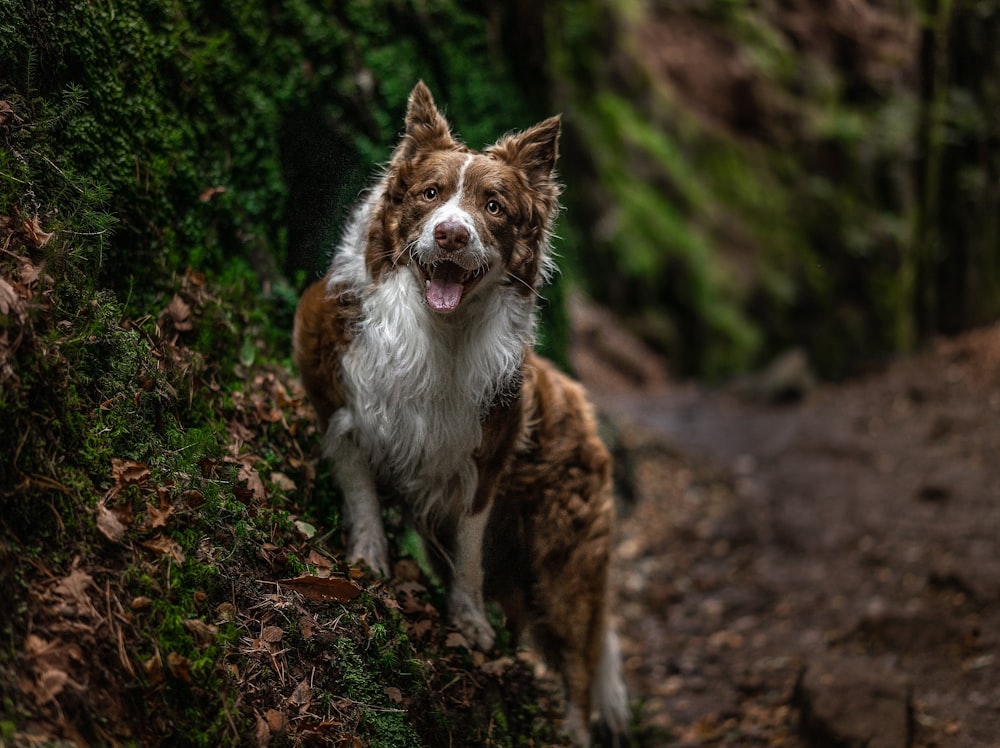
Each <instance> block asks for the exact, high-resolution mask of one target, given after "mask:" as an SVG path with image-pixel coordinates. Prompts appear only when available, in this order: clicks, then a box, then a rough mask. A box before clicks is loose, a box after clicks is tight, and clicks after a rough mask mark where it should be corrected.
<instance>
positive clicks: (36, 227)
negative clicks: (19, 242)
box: [21, 215, 53, 249]
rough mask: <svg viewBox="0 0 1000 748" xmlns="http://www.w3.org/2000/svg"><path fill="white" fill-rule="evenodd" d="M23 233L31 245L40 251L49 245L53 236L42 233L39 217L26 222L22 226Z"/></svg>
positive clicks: (49, 233)
mask: <svg viewBox="0 0 1000 748" xmlns="http://www.w3.org/2000/svg"><path fill="white" fill-rule="evenodd" d="M21 233H23V234H24V236H25V238H26V239H27V240H28V241H29V242H30V243H31V244H33V245H34V246H35V247H38V248H39V249H41V248H42V247H44V246H45V245H46V244H48V243H49V239H51V238H52V236H53V234H52V233H51V232H48V231H42V224H41V223H40V222H39V220H38V216H37V215H36V216H35V217H34V218H32V219H31V220H30V221H25V222H24V223H23V224H21Z"/></svg>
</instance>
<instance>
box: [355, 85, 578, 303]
mask: <svg viewBox="0 0 1000 748" xmlns="http://www.w3.org/2000/svg"><path fill="white" fill-rule="evenodd" d="M559 129H560V120H559V117H552V118H550V119H547V120H545V121H544V122H541V123H539V124H537V125H535V126H534V127H532V128H530V129H528V130H525V131H524V132H521V133H516V134H512V135H507V136H504V137H502V138H500V140H498V141H497V142H496V143H494V144H493V145H492V146H490V147H488V148H486V149H485V150H484V151H483V152H481V153H480V152H477V151H473V150H471V149H469V148H467V147H466V146H465V145H463V144H462V143H460V142H459V141H457V140H455V138H454V137H453V136H452V134H451V130H450V128H449V126H448V122H447V121H446V120H445V118H444V117H443V116H442V114H441V113H440V112H439V111H438V109H437V107H436V106H435V105H434V99H433V98H432V97H431V93H430V91H429V90H428V89H427V87H426V86H425V85H424V84H423V83H422V82H421V83H417V85H416V87H415V88H414V89H413V92H412V93H411V94H410V99H409V105H408V108H407V113H406V133H405V134H404V136H403V138H402V140H401V141H400V143H399V145H398V146H397V147H396V150H395V151H394V152H393V155H392V160H391V161H390V163H389V168H388V172H387V174H386V179H385V182H384V186H385V189H384V193H383V194H382V196H381V200H380V202H379V204H378V205H377V206H376V212H375V215H374V216H373V218H374V220H373V221H372V223H371V225H370V233H369V237H368V238H369V248H368V255H367V257H366V261H367V263H368V268H369V270H370V272H371V274H372V277H373V278H375V279H376V280H377V279H378V278H380V277H381V276H382V274H384V273H387V272H409V273H410V274H411V275H412V277H413V280H414V282H415V283H418V284H420V286H421V287H422V289H423V293H424V298H425V299H426V301H427V305H428V306H429V307H430V308H431V309H433V310H434V311H435V312H439V313H442V314H446V313H450V312H454V311H455V310H457V309H459V308H460V307H462V306H463V304H465V303H466V302H467V300H468V299H470V298H473V297H475V296H476V295H478V294H485V293H488V292H489V289H490V288H497V287H500V286H511V285H513V286H516V287H518V288H519V289H520V290H521V291H522V292H523V293H524V294H534V293H536V292H537V288H538V287H539V286H540V285H541V284H542V282H543V281H544V279H545V277H546V275H547V273H548V270H549V265H550V262H551V261H550V259H549V236H550V232H551V230H552V224H553V222H554V220H555V216H556V213H557V212H558V196H559V187H558V185H557V183H556V181H555V174H554V169H555V163H556V158H557V155H558V140H559Z"/></svg>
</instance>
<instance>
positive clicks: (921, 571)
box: [574, 304, 1000, 747]
mask: <svg viewBox="0 0 1000 748" xmlns="http://www.w3.org/2000/svg"><path fill="white" fill-rule="evenodd" d="M574 316H575V318H576V320H577V322H576V340H577V346H576V350H575V357H576V364H577V367H578V370H579V371H580V372H581V374H582V375H583V378H584V380H585V383H586V384H587V385H588V387H589V389H590V391H591V393H592V395H593V397H594V399H595V400H596V401H597V403H598V404H599V406H600V408H601V410H602V411H604V412H605V413H606V414H608V415H609V420H610V422H611V424H612V427H613V429H612V430H613V432H614V434H615V436H614V438H613V441H614V442H616V445H617V451H618V453H619V461H620V463H621V467H622V470H621V471H620V472H621V484H622V485H621V488H622V489H623V490H622V493H623V495H624V496H625V497H626V499H627V500H628V503H627V504H626V506H625V507H624V515H625V516H624V519H623V521H622V524H621V541H620V545H619V559H618V573H617V576H616V578H617V580H618V583H619V586H620V605H619V606H618V619H619V625H620V628H621V631H622V632H623V635H624V637H623V639H624V640H623V650H624V656H625V658H626V671H627V678H628V683H629V686H630V689H631V691H632V693H633V695H634V696H637V697H639V698H640V699H641V700H642V702H643V705H642V709H643V715H644V718H643V721H644V722H645V723H646V724H647V725H649V726H652V727H653V728H656V729H655V730H654V731H653V732H654V734H652V735H651V736H650V737H649V738H648V741H646V740H644V741H643V742H644V743H645V742H650V743H652V744H658V745H659V744H677V743H676V742H675V741H679V742H680V744H711V745H790V746H799V745H802V746H805V745H838V746H839V745H857V746H862V745H870V746H887V747H888V746H909V745H919V746H991V745H996V744H997V740H998V736H1000V670H998V668H997V662H996V653H997V637H998V633H997V632H998V631H1000V501H998V499H1000V460H998V457H1000V326H996V327H991V328H987V329H983V330H979V331H976V332H972V333H969V334H966V335H964V336H962V337H960V338H956V339H949V340H940V341H938V342H936V343H935V344H933V345H931V346H930V347H929V348H928V350H926V351H924V352H922V353H920V354H919V355H915V356H913V357H911V358H906V359H902V360H899V361H897V362H895V363H892V364H891V365H889V366H887V367H886V368H885V369H884V370H882V371H880V372H878V373H875V374H871V375H869V376H867V377H866V378H864V379H860V380H857V381H852V382H847V383H844V384H840V385H823V386H819V387H809V386H797V387H796V388H795V389H794V390H792V392H793V393H798V394H801V395H802V397H801V398H800V399H799V400H798V401H797V402H793V403H791V404H777V403H775V402H773V400H770V399H768V398H770V397H771V396H772V395H773V394H774V392H776V390H775V389H774V388H773V387H771V386H770V385H769V384H767V386H765V384H766V383H765V382H764V380H749V381H747V382H743V383H740V384H739V385H738V386H729V387H725V388H719V389H705V388H702V387H697V386H694V385H690V386H689V385H682V384H677V383H671V381H670V379H669V377H668V376H667V375H666V374H665V373H664V370H663V368H662V365H660V368H659V369H657V365H658V362H657V361H656V359H655V357H653V356H650V355H649V354H647V353H644V352H643V351H642V349H641V346H640V345H639V344H637V343H635V342H634V341H630V340H628V338H627V335H626V334H625V333H623V332H622V331H621V330H620V328H617V327H615V326H614V325H613V322H612V321H611V318H610V316H608V315H602V314H601V313H600V312H598V311H596V310H592V309H586V308H581V307H580V305H579V304H578V305H577V311H576V314H575V315H574ZM595 341H602V342H601V343H600V344H599V345H597V344H595ZM623 372H624V374H623ZM657 372H659V373H657ZM786 394H787V393H786Z"/></svg>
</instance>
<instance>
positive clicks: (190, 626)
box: [184, 618, 219, 647]
mask: <svg viewBox="0 0 1000 748" xmlns="http://www.w3.org/2000/svg"><path fill="white" fill-rule="evenodd" d="M184 628H186V629H187V630H188V633H190V634H191V636H193V637H194V640H195V641H196V642H197V643H198V646H199V647H205V646H208V645H209V644H211V643H212V642H213V641H215V635H216V634H218V633H219V627H218V626H214V625H212V624H211V623H205V622H204V621H202V620H199V619H197V618H189V619H187V620H186V621H184Z"/></svg>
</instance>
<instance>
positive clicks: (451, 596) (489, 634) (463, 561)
mask: <svg viewBox="0 0 1000 748" xmlns="http://www.w3.org/2000/svg"><path fill="white" fill-rule="evenodd" d="M489 515H490V512H489V507H487V508H485V509H480V510H479V512H477V513H476V514H463V515H462V516H461V517H460V518H459V520H458V527H457V531H456V534H455V566H454V577H453V578H452V581H451V588H450V590H449V593H448V617H449V619H450V620H451V622H452V623H453V624H455V626H457V627H458V630H459V631H461V632H462V634H463V635H464V636H465V638H466V639H468V640H469V642H470V643H471V644H473V645H474V646H476V647H479V649H481V650H483V651H484V652H486V651H489V650H490V649H492V648H493V642H494V639H495V634H494V632H493V627H492V626H490V624H489V621H487V620H486V606H485V605H484V603H483V535H484V534H485V532H486V522H487V520H488V519H489Z"/></svg>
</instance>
